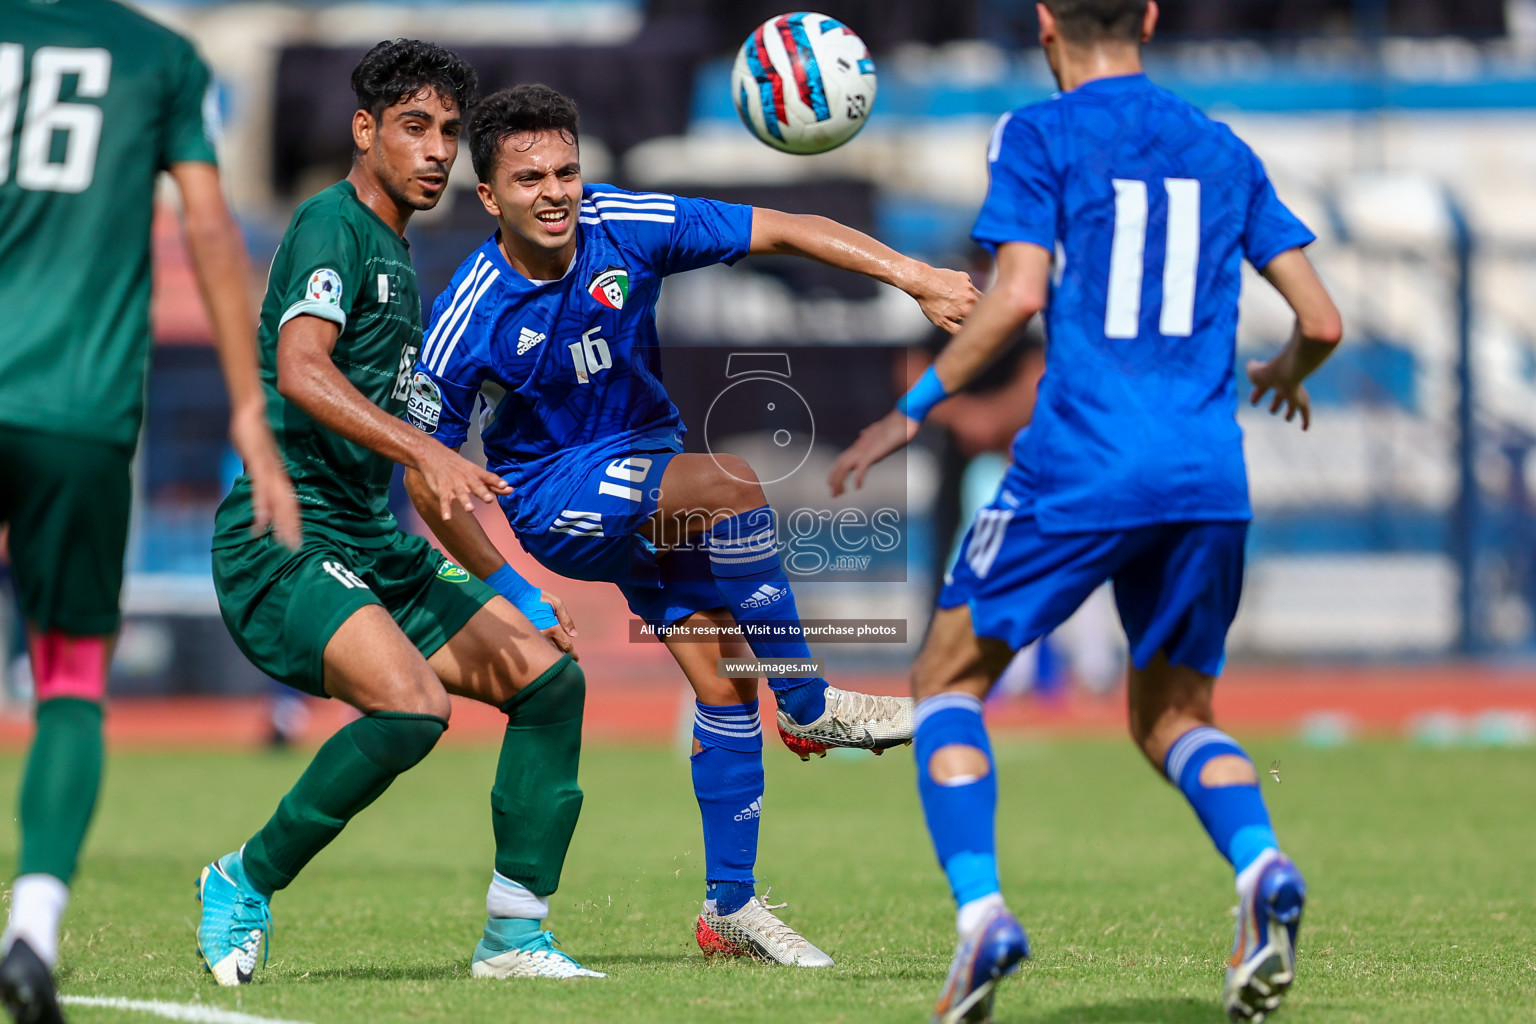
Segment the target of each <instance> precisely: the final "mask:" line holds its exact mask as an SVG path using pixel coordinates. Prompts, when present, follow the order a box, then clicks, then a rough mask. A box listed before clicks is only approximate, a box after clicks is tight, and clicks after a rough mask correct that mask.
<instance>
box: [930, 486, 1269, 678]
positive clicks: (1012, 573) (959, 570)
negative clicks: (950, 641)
mask: <svg viewBox="0 0 1536 1024" xmlns="http://www.w3.org/2000/svg"><path fill="white" fill-rule="evenodd" d="M1015 468H1016V467H1015ZM1015 476H1016V474H1015V472H1014V470H1013V469H1010V471H1009V475H1008V478H1007V479H1005V480H1004V482H1003V486H1002V488H1001V489H1000V490H999V492H998V496H997V497H996V498H994V499H993V501H992V503H991V504H990V505H988V506H987V507H986V508H984V509H982V510H981V511H979V512H978V513H977V514H976V519H975V520H974V521H973V522H972V524H971V528H970V530H969V531H968V532H967V533H966V535H965V542H964V544H963V545H962V546H961V549H960V557H959V559H958V560H957V561H956V563H955V568H954V571H953V572H952V573H951V574H950V578H949V579H948V580H947V581H946V582H945V585H944V589H943V590H942V591H941V592H940V593H939V607H940V608H956V607H958V606H960V605H962V604H964V605H969V606H970V609H971V622H972V625H973V627H974V629H975V631H976V635H977V636H984V637H990V638H992V639H995V640H1001V641H1003V642H1004V643H1006V644H1008V645H1009V646H1010V647H1012V648H1013V649H1014V650H1018V649H1019V648H1021V647H1024V646H1025V645H1027V644H1029V643H1031V642H1033V641H1035V640H1038V639H1039V638H1040V637H1042V636H1044V635H1045V634H1047V633H1049V632H1050V631H1051V630H1053V629H1055V628H1056V627H1057V626H1060V625H1061V624H1062V623H1063V622H1065V621H1066V620H1067V618H1068V617H1069V616H1070V615H1071V614H1072V613H1073V612H1074V611H1076V610H1077V607H1078V605H1080V604H1082V603H1083V601H1085V600H1086V599H1087V597H1088V595H1089V594H1091V593H1093V591H1094V590H1096V589H1097V588H1098V587H1099V586H1100V585H1101V584H1102V583H1103V582H1104V581H1105V580H1113V581H1114V584H1115V604H1116V606H1117V607H1118V608H1119V610H1120V622H1121V624H1122V625H1124V626H1125V634H1126V637H1127V639H1128V640H1129V641H1130V647H1131V660H1132V661H1134V662H1135V664H1136V667H1137V668H1146V666H1147V663H1148V662H1150V661H1151V660H1152V657H1153V655H1155V654H1157V652H1158V651H1162V652H1163V654H1164V655H1166V656H1167V658H1168V661H1169V662H1170V663H1171V664H1174V665H1187V666H1189V667H1190V668H1193V669H1195V670H1196V671H1198V672H1203V673H1205V674H1206V675H1211V676H1214V675H1219V674H1220V672H1221V668H1222V663H1223V662H1224V661H1225V651H1226V642H1227V629H1228V628H1229V627H1230V626H1231V625H1232V618H1233V616H1235V615H1236V614H1237V601H1238V598H1239V597H1240V596H1241V595H1242V592H1243V542H1244V540H1245V539H1246V538H1247V535H1248V524H1247V522H1245V521H1221V522H1177V523H1156V524H1152V525H1149V526H1139V527H1133V528H1130V529H1125V530H1104V531H1098V532H1091V533H1053V534H1050V535H1046V534H1042V533H1041V532H1040V528H1039V524H1038V523H1037V522H1036V520H1035V517H1034V516H1033V515H1031V514H1029V513H1028V512H1027V511H1026V510H1025V509H1024V507H1023V502H1022V501H1020V500H1019V499H1018V498H1017V497H1016V496H1015V495H1014V494H1013V493H1011V492H1010V490H1009V483H1010V482H1012V481H1014V479H1015Z"/></svg>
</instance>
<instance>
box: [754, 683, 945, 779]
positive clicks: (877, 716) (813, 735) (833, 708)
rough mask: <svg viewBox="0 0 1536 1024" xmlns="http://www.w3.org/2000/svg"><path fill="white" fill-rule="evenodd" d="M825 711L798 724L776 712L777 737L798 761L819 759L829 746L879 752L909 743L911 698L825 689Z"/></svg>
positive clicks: (910, 734) (911, 729)
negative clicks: (798, 758) (777, 723)
mask: <svg viewBox="0 0 1536 1024" xmlns="http://www.w3.org/2000/svg"><path fill="white" fill-rule="evenodd" d="M826 701H827V710H826V711H824V712H822V715H821V717H820V718H818V719H816V720H815V721H814V722H809V723H807V724H805V725H801V724H800V723H799V722H796V721H795V720H794V719H793V718H791V717H790V716H789V715H788V714H786V713H785V712H784V711H783V710H780V711H779V715H778V722H779V736H780V737H781V738H782V739H783V740H784V745H785V746H786V747H788V748H789V749H790V750H791V751H793V752H794V753H795V754H797V755H799V757H800V760H802V761H808V760H810V758H811V755H812V754H817V755H820V756H822V757H825V756H826V755H827V751H828V750H829V749H831V748H832V747H853V748H854V749H861V750H871V751H873V752H874V753H876V754H880V753H883V752H884V751H885V750H887V749H888V748H890V747H898V746H901V745H902V744H903V743H911V742H912V731H913V729H914V725H913V723H912V698H911V697H877V696H875V695H874V694H869V693H858V692H857V691H854V690H840V689H838V688H837V687H835V686H829V687H827V689H826Z"/></svg>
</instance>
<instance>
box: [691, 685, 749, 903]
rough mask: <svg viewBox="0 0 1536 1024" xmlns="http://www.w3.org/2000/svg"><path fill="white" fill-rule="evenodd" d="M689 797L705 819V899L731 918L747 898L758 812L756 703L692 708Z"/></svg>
mask: <svg viewBox="0 0 1536 1024" xmlns="http://www.w3.org/2000/svg"><path fill="white" fill-rule="evenodd" d="M693 738H694V739H696V740H698V741H699V745H700V746H701V747H702V748H703V749H702V750H700V751H699V752H698V753H697V754H694V755H693V758H692V762H693V794H694V796H696V797H697V798H698V800H699V814H700V816H701V817H702V818H703V820H704V880H705V882H706V889H705V898H706V899H712V900H714V901H715V910H716V912H717V913H721V914H733V913H735V912H736V911H738V910H740V909H741V908H742V907H743V906H745V905H746V903H747V901H748V900H750V899H751V898H752V895H753V892H754V889H753V878H752V869H753V867H755V866H756V864H757V824H758V816H759V815H760V814H761V813H762V808H763V725H762V722H761V721H759V720H758V717H757V701H755V700H754V701H749V702H748V703H746V704H728V705H724V706H718V705H705V704H700V705H698V707H697V708H696V709H695V714H694V719H693Z"/></svg>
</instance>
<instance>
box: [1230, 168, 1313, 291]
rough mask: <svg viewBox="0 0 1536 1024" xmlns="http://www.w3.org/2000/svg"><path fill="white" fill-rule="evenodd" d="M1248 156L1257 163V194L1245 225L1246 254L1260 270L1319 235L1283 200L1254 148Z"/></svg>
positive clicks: (1244, 248) (1250, 201)
mask: <svg viewBox="0 0 1536 1024" xmlns="http://www.w3.org/2000/svg"><path fill="white" fill-rule="evenodd" d="M1248 159H1249V160H1251V161H1252V162H1253V194H1252V195H1251V197H1250V198H1249V200H1248V220H1247V223H1246V224H1245V225H1244V227H1243V255H1244V256H1245V257H1247V259H1248V262H1249V263H1252V264H1253V265H1254V267H1255V268H1256V269H1258V270H1263V269H1264V268H1265V267H1267V266H1268V265H1269V261H1270V260H1272V259H1274V258H1275V257H1276V256H1279V255H1280V254H1281V253H1283V252H1285V251H1287V250H1289V249H1299V248H1301V247H1302V246H1304V245H1311V244H1312V243H1313V242H1315V241H1317V236H1316V235H1314V234H1313V233H1312V232H1311V231H1309V230H1307V226H1306V225H1305V224H1303V223H1302V222H1301V218H1299V217H1297V216H1296V215H1295V214H1294V213H1292V212H1291V211H1290V210H1289V209H1288V208H1287V207H1286V205H1285V204H1284V203H1282V202H1281V201H1280V197H1279V196H1277V195H1276V194H1275V186H1274V185H1272V184H1271V183H1270V180H1269V175H1268V174H1266V173H1265V172H1264V164H1263V162H1262V161H1261V160H1259V158H1258V157H1257V156H1256V155H1254V153H1253V152H1252V151H1251V150H1250V151H1249V153H1248Z"/></svg>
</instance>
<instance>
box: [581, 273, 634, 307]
mask: <svg viewBox="0 0 1536 1024" xmlns="http://www.w3.org/2000/svg"><path fill="white" fill-rule="evenodd" d="M587 292H588V294H590V295H591V296H592V297H593V298H594V299H596V300H597V301H598V302H599V303H601V304H602V305H604V306H607V307H608V308H609V309H623V308H624V300H625V299H627V298H629V271H627V270H625V269H624V268H623V267H609V268H608V269H607V270H605V271H603V272H602V273H601V274H598V275H596V276H594V277H593V278H592V280H591V282H590V283H589V284H588V285H587Z"/></svg>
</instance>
